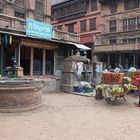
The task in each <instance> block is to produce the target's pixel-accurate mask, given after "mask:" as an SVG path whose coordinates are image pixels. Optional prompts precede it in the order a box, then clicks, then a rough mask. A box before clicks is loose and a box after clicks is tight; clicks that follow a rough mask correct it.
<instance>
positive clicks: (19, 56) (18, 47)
mask: <svg viewBox="0 0 140 140" xmlns="http://www.w3.org/2000/svg"><path fill="white" fill-rule="evenodd" d="M17 65H18V66H20V45H19V46H18V63H17Z"/></svg>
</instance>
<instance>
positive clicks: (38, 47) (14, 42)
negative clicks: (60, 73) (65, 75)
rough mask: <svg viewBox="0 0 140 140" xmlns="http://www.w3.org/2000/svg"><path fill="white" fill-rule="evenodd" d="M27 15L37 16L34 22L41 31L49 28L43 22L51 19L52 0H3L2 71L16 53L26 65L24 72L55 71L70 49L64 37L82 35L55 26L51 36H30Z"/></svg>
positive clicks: (0, 14)
mask: <svg viewBox="0 0 140 140" xmlns="http://www.w3.org/2000/svg"><path fill="white" fill-rule="evenodd" d="M27 18H28V19H34V21H32V20H31V21H32V22H34V23H35V24H33V23H31V24H32V25H34V28H36V29H37V30H38V31H39V30H40V31H41V32H42V31H46V30H47V29H46V30H44V29H45V27H43V26H46V24H45V25H44V23H47V24H50V22H51V0H0V39H1V40H0V70H1V74H3V73H2V72H3V70H4V69H5V67H7V66H9V65H10V59H11V57H12V56H13V55H14V57H16V60H17V63H18V65H19V66H22V67H23V68H24V74H25V75H30V76H33V75H55V74H56V73H55V72H56V71H57V70H59V67H60V61H62V60H63V58H64V57H65V56H67V55H68V53H69V51H71V50H70V49H69V48H70V47H67V46H66V44H64V42H63V41H62V38H63V39H64V40H67V41H70V40H73V41H75V42H79V41H78V40H79V37H78V36H77V35H74V34H68V33H64V32H58V31H56V30H53V34H51V38H45V39H44V38H40V37H39V36H28V35H27V20H26V19H27ZM37 21H39V24H38V22H37ZM29 24H30V23H29ZM31 24H30V25H31ZM37 24H38V25H37ZM39 25H42V27H43V28H42V27H41V26H39ZM47 26H48V25H47ZM32 27H33V26H32ZM34 30H35V29H34ZM56 38H57V39H56ZM59 42H60V43H59ZM64 45H65V46H66V48H64ZM69 45H70V44H69ZM62 50H63V51H62ZM60 52H61V53H60ZM59 55H60V57H59ZM60 58H61V59H60Z"/></svg>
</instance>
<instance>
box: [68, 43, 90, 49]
mask: <svg viewBox="0 0 140 140" xmlns="http://www.w3.org/2000/svg"><path fill="white" fill-rule="evenodd" d="M68 43H69V44H72V45H74V46H76V47H77V48H79V49H82V50H91V48H89V47H87V46H85V45H83V44H77V43H73V42H68Z"/></svg>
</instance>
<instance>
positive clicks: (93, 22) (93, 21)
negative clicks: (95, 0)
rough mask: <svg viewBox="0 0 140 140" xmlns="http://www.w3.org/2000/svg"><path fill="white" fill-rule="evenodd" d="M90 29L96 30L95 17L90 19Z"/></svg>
mask: <svg viewBox="0 0 140 140" xmlns="http://www.w3.org/2000/svg"><path fill="white" fill-rule="evenodd" d="M90 30H96V18H92V19H90Z"/></svg>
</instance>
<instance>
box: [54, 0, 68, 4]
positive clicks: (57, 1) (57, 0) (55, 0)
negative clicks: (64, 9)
mask: <svg viewBox="0 0 140 140" xmlns="http://www.w3.org/2000/svg"><path fill="white" fill-rule="evenodd" d="M63 1H66V0H52V4H57V3H60V2H63Z"/></svg>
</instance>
